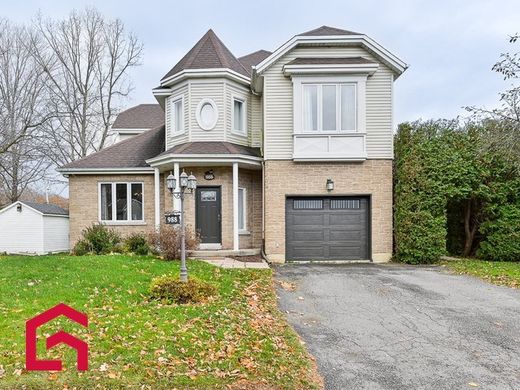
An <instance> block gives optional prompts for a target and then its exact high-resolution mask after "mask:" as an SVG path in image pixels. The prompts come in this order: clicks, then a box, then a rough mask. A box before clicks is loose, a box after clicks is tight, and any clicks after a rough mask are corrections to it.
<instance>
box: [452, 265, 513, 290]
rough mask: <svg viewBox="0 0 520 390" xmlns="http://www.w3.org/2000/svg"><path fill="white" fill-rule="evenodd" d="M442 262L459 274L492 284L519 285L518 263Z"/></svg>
mask: <svg viewBox="0 0 520 390" xmlns="http://www.w3.org/2000/svg"><path fill="white" fill-rule="evenodd" d="M442 264H443V265H444V266H446V267H447V268H449V269H450V270H452V271H454V272H457V273H460V274H468V275H473V276H477V277H479V278H482V279H485V280H487V281H488V282H491V283H494V284H499V285H504V286H509V287H514V288H518V287H520V263H513V262H506V261H504V262H501V261H500V262H498V261H483V260H470V259H467V260H466V259H463V260H458V261H445V262H443V263H442Z"/></svg>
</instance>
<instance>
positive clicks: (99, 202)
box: [98, 181, 146, 225]
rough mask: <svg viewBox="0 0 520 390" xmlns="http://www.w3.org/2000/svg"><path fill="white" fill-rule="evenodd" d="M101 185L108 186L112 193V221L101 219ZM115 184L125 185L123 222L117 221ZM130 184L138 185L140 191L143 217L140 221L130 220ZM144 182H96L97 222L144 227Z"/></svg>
mask: <svg viewBox="0 0 520 390" xmlns="http://www.w3.org/2000/svg"><path fill="white" fill-rule="evenodd" d="M102 184H110V185H111V191H112V220H103V219H101V185H102ZM117 184H126V202H127V203H126V204H127V205H130V207H128V206H127V209H126V218H127V219H124V220H117V219H116V218H117V210H116V209H117V204H116V202H117V201H116V196H115V194H116V192H115V191H116V185H117ZM132 184H140V185H141V191H142V197H143V200H142V204H143V213H142V214H143V215H142V218H141V219H132ZM144 202H145V198H144V182H142V181H100V182H98V222H99V223H102V224H105V225H146V222H145V217H144V205H145V203H144Z"/></svg>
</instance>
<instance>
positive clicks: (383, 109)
mask: <svg viewBox="0 0 520 390" xmlns="http://www.w3.org/2000/svg"><path fill="white" fill-rule="evenodd" d="M345 56H348V57H364V58H367V59H369V60H372V61H377V62H378V63H379V68H378V70H377V71H376V72H375V74H374V75H372V76H369V77H368V79H367V84H366V131H367V138H366V149H367V156H368V158H369V159H391V158H393V145H392V142H393V128H392V126H393V123H392V121H393V118H392V89H393V72H392V70H390V68H388V67H387V66H386V65H385V64H384V63H382V62H380V61H378V60H377V58H375V57H374V56H372V55H371V54H370V53H369V52H368V51H366V50H365V49H363V48H361V47H341V46H315V47H297V48H295V49H293V50H292V51H290V52H288V53H287V54H285V55H284V56H283V57H281V58H280V59H279V60H278V61H277V62H276V63H274V64H273V65H272V66H271V67H270V68H268V69H267V70H266V71H265V73H264V95H263V102H264V109H265V115H264V117H265V124H264V137H265V150H264V158H265V159H266V160H269V159H279V160H283V159H291V158H292V153H293V86H292V81H291V79H290V78H289V77H286V76H284V74H283V71H282V68H283V66H284V65H285V64H286V63H288V62H290V61H292V60H294V59H295V58H297V57H345Z"/></svg>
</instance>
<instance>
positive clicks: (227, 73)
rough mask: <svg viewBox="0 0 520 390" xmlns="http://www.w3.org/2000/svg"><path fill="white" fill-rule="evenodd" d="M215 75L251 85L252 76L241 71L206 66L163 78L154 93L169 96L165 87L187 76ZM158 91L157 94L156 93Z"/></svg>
mask: <svg viewBox="0 0 520 390" xmlns="http://www.w3.org/2000/svg"><path fill="white" fill-rule="evenodd" d="M215 77H228V78H230V79H233V80H235V81H237V82H239V83H242V84H245V85H250V84H251V78H250V77H248V76H245V75H243V74H241V73H238V72H236V71H234V70H232V69H229V68H204V69H185V70H182V71H180V72H177V73H175V74H173V75H171V76H169V77H167V78H165V79H163V80H161V86H160V87H159V88H156V89H154V90H153V93H154V95H155V96H156V97H157V96H167V95H166V93H167V92H166V91H165V89H166V88H165V87H169V86H171V85H173V84H175V83H178V82H179V81H182V80H184V79H186V78H215ZM155 91H157V94H156V93H155Z"/></svg>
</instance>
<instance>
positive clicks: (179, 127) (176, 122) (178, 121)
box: [172, 97, 184, 134]
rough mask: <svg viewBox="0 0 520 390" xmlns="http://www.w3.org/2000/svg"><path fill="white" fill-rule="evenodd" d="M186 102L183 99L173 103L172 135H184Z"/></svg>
mask: <svg viewBox="0 0 520 390" xmlns="http://www.w3.org/2000/svg"><path fill="white" fill-rule="evenodd" d="M183 103H184V100H183V98H182V97H180V98H178V99H175V100H174V101H173V102H172V111H173V113H172V114H173V121H172V124H173V126H172V133H174V134H179V133H184V104H183Z"/></svg>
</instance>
